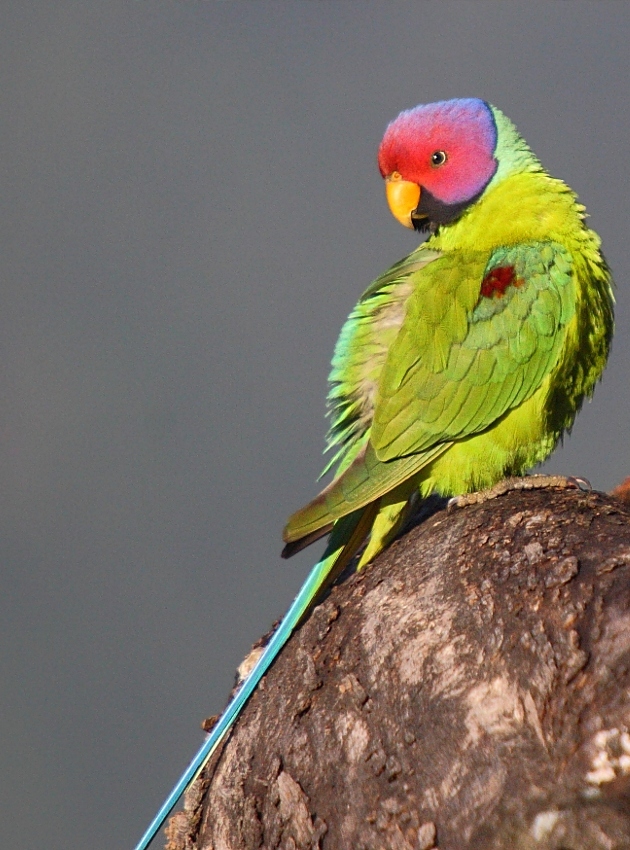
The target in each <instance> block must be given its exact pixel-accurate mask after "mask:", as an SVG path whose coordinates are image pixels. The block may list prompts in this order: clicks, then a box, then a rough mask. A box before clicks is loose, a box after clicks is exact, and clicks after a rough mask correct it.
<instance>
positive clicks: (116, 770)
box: [0, 0, 630, 850]
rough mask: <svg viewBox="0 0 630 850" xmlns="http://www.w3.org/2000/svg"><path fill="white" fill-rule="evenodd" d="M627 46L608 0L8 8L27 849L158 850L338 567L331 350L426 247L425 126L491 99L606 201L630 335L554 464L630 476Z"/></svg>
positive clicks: (8, 579) (605, 477)
mask: <svg viewBox="0 0 630 850" xmlns="http://www.w3.org/2000/svg"><path fill="white" fill-rule="evenodd" d="M629 42H630V4H625V3H617V2H603V0H600V2H598V3H592V2H584V3H583V2H577V1H576V0H573V2H572V3H570V4H569V3H561V2H545V3H540V2H532V0H530V2H528V3H526V4H524V3H504V2H501V3H498V2H480V0H477V2H474V3H472V2H468V3H462V2H444V0H442V2H440V3H428V2H420V3H405V2H391V0H387V2H385V0H383V2H370V0H362V2H361V3H349V2H346V3H334V2H267V3H252V2H250V3H245V2H241V3H239V2H193V0H168V2H167V1H166V0H164V2H157V0H128V2H117V0H112V2H108V3H97V2H95V0H80V2H78V0H77V2H72V0H56V2H55V3H51V4H45V3H39V4H29V3H18V2H8V3H5V4H3V6H2V10H1V11H0V44H1V50H0V63H1V64H2V72H3V80H4V84H3V87H2V89H3V90H2V95H1V96H2V101H3V107H2V114H3V119H2V150H3V179H2V184H3V188H2V195H1V203H2V207H3V209H2V230H3V248H4V250H3V254H4V257H3V262H2V290H1V293H2V302H1V304H2V306H1V310H0V352H1V356H0V481H1V486H0V540H1V542H0V569H1V582H2V593H1V595H0V632H1V640H2V651H1V653H0V671H1V672H0V683H1V684H0V717H1V718H2V734H1V735H0V764H1V775H2V779H1V781H2V786H3V787H2V794H1V795H0V807H1V808H0V812H1V816H0V846H2V847H18V846H24V845H25V843H26V844H27V845H28V846H29V847H44V846H45V847H46V848H47V850H62V848H63V850H67V848H69V847H83V848H88V847H89V848H91V850H101V848H103V850H105V848H108V850H110V849H111V848H131V847H133V845H134V844H135V842H136V841H137V839H138V838H139V836H140V834H141V832H142V831H143V830H144V828H145V826H146V824H147V822H148V821H149V819H150V818H151V817H152V816H153V814H154V812H155V810H156V808H157V807H158V805H159V804H160V803H161V802H162V800H163V798H164V796H165V795H166V793H167V791H168V790H169V789H170V787H171V786H172V784H173V782H174V781H175V779H176V778H177V777H178V775H179V773H180V772H181V770H182V769H183V768H184V766H185V765H186V764H187V763H188V761H189V759H190V757H191V756H192V754H193V752H194V751H195V750H196V749H197V747H198V745H199V744H200V742H201V740H202V733H201V730H200V722H201V720H202V719H203V718H204V717H206V716H207V715H209V714H212V713H214V712H218V711H219V710H220V709H221V708H222V706H223V705H224V702H225V699H226V696H227V693H228V691H229V689H230V687H231V685H232V682H233V671H234V669H235V667H236V665H237V664H238V663H239V662H240V660H241V659H242V657H243V656H244V654H245V653H246V651H247V650H248V648H249V646H250V645H251V643H252V642H253V641H254V640H255V639H256V638H257V637H258V636H259V635H260V634H262V633H263V632H265V631H266V630H267V629H268V628H269V626H270V625H271V623H272V621H273V620H274V619H275V618H276V617H279V616H280V615H281V614H282V613H283V612H284V610H285V608H286V607H287V605H288V604H289V602H290V600H291V598H292V597H293V595H294V593H295V592H296V591H297V589H298V587H299V586H300V584H301V582H302V580H303V578H304V576H305V574H306V572H307V569H308V567H309V565H310V564H311V563H312V562H313V560H314V559H315V558H316V556H317V551H316V547H315V548H314V549H313V550H309V551H307V552H306V553H304V554H302V555H300V556H299V557H298V558H296V559H294V560H292V561H289V562H286V561H281V560H280V558H279V552H280V548H281V539H280V534H281V529H282V526H283V523H284V521H285V519H286V517H287V515H288V514H289V513H290V512H292V511H293V510H294V509H296V508H298V507H299V506H301V505H302V504H303V503H304V502H305V501H306V500H308V499H309V498H310V497H311V496H313V495H314V494H315V492H316V484H315V478H316V476H317V474H318V473H319V471H320V468H321V466H322V458H321V450H322V446H323V435H324V432H325V428H326V423H325V420H324V397H325V393H326V376H327V372H328V364H329V361H330V356H331V353H332V349H333V345H334V342H335V339H336V337H337V334H338V331H339V328H340V327H341V324H342V322H343V321H344V319H345V317H346V315H347V314H348V312H349V311H350V309H351V308H352V306H353V305H354V303H355V301H356V300H357V298H358V296H359V295H360V294H361V292H362V291H363V290H364V289H365V288H366V286H367V284H368V283H369V282H370V281H371V280H372V279H373V278H374V277H375V276H376V275H377V274H379V273H380V272H381V271H383V270H385V269H386V268H387V267H388V266H389V265H390V264H391V263H392V262H394V261H395V260H397V259H398V258H400V257H401V256H402V255H404V254H405V253H408V252H409V251H410V250H412V249H413V248H414V247H415V245H416V244H417V237H416V236H415V235H414V234H413V233H411V232H408V231H405V230H404V229H403V228H402V227H400V225H399V224H397V223H396V222H395V221H394V219H393V218H392V217H391V215H390V213H389V212H388V210H387V206H386V203H385V199H384V193H383V186H382V183H381V179H380V176H379V174H378V171H377V168H376V150H377V147H378V144H379V141H380V138H381V135H382V133H383V130H384V128H385V125H386V124H387V122H388V121H389V120H391V119H392V118H393V117H395V116H396V115H397V114H398V112H399V111H400V110H401V109H403V108H406V107H410V106H413V105H415V104H417V103H419V102H427V101H432V100H439V99H444V98H450V97H455V96H480V97H483V98H486V99H488V100H490V101H491V102H493V103H495V104H496V105H497V106H500V107H501V109H503V110H504V111H505V112H506V113H507V115H509V116H510V117H511V118H512V119H513V120H514V121H515V122H516V124H517V126H518V127H519V129H520V130H521V131H522V133H523V135H524V136H525V138H526V139H527V140H528V142H529V143H530V145H531V146H532V147H533V149H534V150H535V151H536V153H537V154H538V155H539V157H540V158H541V159H542V161H543V163H544V164H545V166H546V167H547V168H548V169H549V170H550V171H551V173H552V174H554V175H555V176H558V177H561V178H563V179H564V180H566V181H567V182H568V183H569V184H570V185H571V186H572V187H573V188H574V189H575V190H576V191H577V192H578V193H579V195H580V198H581V200H582V201H583V202H584V203H585V204H586V206H587V208H588V211H589V213H590V215H591V219H590V221H591V224H592V226H593V227H594V228H595V229H596V230H597V231H598V232H599V233H600V234H601V236H602V238H603V241H604V249H605V252H606V255H607V258H608V260H609V262H610V264H611V266H612V268H613V271H614V274H615V277H616V280H617V284H618V290H617V299H618V306H617V334H616V338H615V344H614V350H613V355H612V358H611V361H610V365H609V367H608V370H607V371H606V374H605V377H604V380H603V382H602V384H601V385H600V386H599V387H598V389H597V392H596V394H595V398H594V401H593V403H592V404H587V405H585V408H584V410H583V411H582V414H581V415H580V417H579V418H578V420H577V424H576V426H575V428H574V430H573V433H572V435H571V436H570V437H567V438H566V439H565V441H564V446H563V447H562V448H561V449H559V450H558V451H557V452H556V453H555V455H554V456H553V458H552V459H551V460H550V461H549V462H548V464H547V465H546V467H545V468H546V469H548V470H551V471H561V472H564V473H567V474H576V475H578V474H579V475H583V476H586V477H587V478H589V479H590V480H591V481H592V483H593V485H594V486H595V487H596V488H599V489H609V488H610V487H612V486H613V485H615V484H616V483H618V482H619V481H620V480H621V479H622V478H623V477H624V476H626V475H630V433H629V431H628V421H629V418H630V417H629V414H630V389H629V387H628V372H629V362H630V294H629V288H628V281H629V279H630V257H629V254H628V244H629V242H630V238H629V225H628V220H629V213H630V175H629V171H628V157H627V155H626V153H624V151H625V150H626V146H627V145H628V132H629V129H630V102H629V97H630V95H629V92H630V87H629V86H628V80H629V74H628V71H629V70H630V67H629V66H630V54H629V52H628V43H629ZM158 846H159V845H158Z"/></svg>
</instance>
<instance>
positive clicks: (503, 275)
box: [481, 266, 523, 298]
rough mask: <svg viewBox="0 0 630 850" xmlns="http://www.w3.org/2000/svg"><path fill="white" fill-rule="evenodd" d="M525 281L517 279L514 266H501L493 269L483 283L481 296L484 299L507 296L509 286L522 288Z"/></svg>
mask: <svg viewBox="0 0 630 850" xmlns="http://www.w3.org/2000/svg"><path fill="white" fill-rule="evenodd" d="M522 284H523V281H522V280H519V279H518V278H517V277H516V269H515V268H514V266H499V267H498V268H496V269H492V271H489V272H488V274H487V275H486V276H485V277H484V279H483V280H482V281H481V294H482V295H483V297H484V298H491V297H492V296H493V295H497V296H498V297H499V298H501V297H503V296H504V295H505V290H506V289H507V288H508V286H522Z"/></svg>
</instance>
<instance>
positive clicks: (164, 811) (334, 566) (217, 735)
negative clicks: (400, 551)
mask: <svg viewBox="0 0 630 850" xmlns="http://www.w3.org/2000/svg"><path fill="white" fill-rule="evenodd" d="M377 505H378V502H377V503H376V505H374V506H371V505H370V506H369V507H368V508H367V509H365V510H362V511H355V512H354V513H353V514H350V515H349V516H347V517H344V518H343V519H340V520H338V521H337V522H336V523H335V526H334V528H333V530H332V532H331V535H330V540H329V542H328V546H327V547H326V551H325V552H324V554H323V556H322V558H321V560H320V561H318V562H317V563H316V564H315V566H314V567H313V569H312V570H311V572H310V573H309V575H308V578H307V579H306V581H305V582H304V584H303V585H302V588H301V589H300V592H299V593H298V595H297V596H296V597H295V599H294V600H293V603H292V605H291V607H290V608H289V610H288V611H287V613H286V614H285V616H284V618H283V620H282V622H281V623H280V625H279V626H278V628H277V629H276V631H275V632H274V633H273V635H272V637H271V639H270V641H269V643H268V644H267V646H266V647H265V649H264V651H263V653H262V655H261V656H260V658H259V659H258V661H257V662H256V664H255V666H254V667H253V669H252V671H251V673H250V674H249V676H248V677H247V679H245V681H244V682H243V684H242V685H241V687H240V689H239V690H238V691H237V693H236V694H235V696H234V697H233V698H232V701H231V702H230V703H229V705H228V706H227V708H226V709H225V711H224V712H223V714H222V715H221V717H220V718H219V720H218V721H217V724H216V726H215V727H214V728H213V730H212V732H211V733H210V734H209V735H208V737H207V738H206V740H205V741H204V743H203V746H202V747H201V748H200V750H199V752H198V753H197V754H196V755H195V757H194V758H193V760H192V761H191V762H190V764H189V765H188V767H187V768H186V770H185V771H184V773H183V774H182V776H181V778H180V779H179V781H178V782H177V784H176V785H175V787H174V788H173V790H172V791H171V793H170V794H169V795H168V797H167V798H166V800H165V801H164V803H163V805H162V807H161V808H160V810H159V811H158V813H157V814H156V816H155V817H154V818H153V820H152V821H151V823H150V824H149V826H148V827H147V830H146V832H145V833H144V835H143V836H142V838H141V839H140V841H139V842H138V843H137V844H136V847H135V850H146V848H147V847H148V846H149V844H150V843H151V841H152V840H153V839H154V837H155V835H156V834H157V833H158V832H159V830H160V828H161V827H162V824H163V823H164V821H165V820H166V818H167V817H168V816H169V814H170V812H171V811H172V809H173V808H174V806H175V804H176V803H177V801H178V800H179V798H180V797H181V795H182V794H183V793H184V791H185V790H186V788H187V787H188V786H189V785H190V783H191V782H193V780H194V779H196V777H197V776H198V775H199V773H200V772H201V771H202V770H203V768H204V766H205V765H206V764H207V762H208V761H209V760H210V758H211V757H212V754H213V753H214V751H215V750H216V748H217V747H218V746H219V744H220V743H221V741H222V740H223V738H224V737H225V736H226V734H227V733H228V732H229V731H230V729H231V728H232V726H233V724H234V723H235V721H236V719H237V717H238V716H239V714H240V713H241V711H242V709H243V707H244V706H245V703H246V702H247V700H248V699H249V698H250V696H251V695H252V693H253V692H254V690H255V689H256V686H257V685H258V683H259V682H260V680H261V679H262V677H263V676H264V675H265V673H266V672H267V670H268V669H269V667H270V666H271V664H272V663H273V661H274V659H275V658H276V656H277V655H278V653H279V652H280V650H281V649H282V647H283V646H284V644H285V643H286V642H287V640H288V639H289V637H290V636H291V633H292V632H293V630H294V629H295V627H296V626H297V625H298V624H299V622H300V620H301V619H302V617H304V615H305V614H306V613H307V611H308V610H309V608H310V607H311V605H312V604H313V602H314V601H315V600H316V599H317V597H318V595H319V594H320V593H321V591H322V590H323V588H324V587H326V586H327V585H329V584H330V583H332V582H333V581H334V580H335V578H336V577H337V576H338V575H339V574H340V573H341V572H342V571H343V570H344V569H345V567H346V566H347V564H348V563H349V562H350V561H351V560H352V558H353V557H354V555H355V554H356V552H357V550H358V549H359V547H360V546H361V543H362V542H363V540H364V539H365V537H366V535H367V533H368V532H369V530H370V527H371V525H372V521H373V519H374V515H375V513H376V509H377Z"/></svg>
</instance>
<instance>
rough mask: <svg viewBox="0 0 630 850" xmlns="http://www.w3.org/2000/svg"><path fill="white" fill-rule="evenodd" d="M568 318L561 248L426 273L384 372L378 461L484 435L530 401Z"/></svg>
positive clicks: (532, 248) (527, 250)
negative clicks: (502, 419)
mask: <svg viewBox="0 0 630 850" xmlns="http://www.w3.org/2000/svg"><path fill="white" fill-rule="evenodd" d="M508 280H511V281H512V282H510V283H509V284H508V285H505V284H506V281H508ZM503 286H505V288H504V289H503ZM574 313H575V284H574V280H573V275H572V263H571V257H570V254H569V253H568V251H566V249H565V248H563V247H562V245H560V244H558V243H553V242H547V243H534V244H529V245H519V246H516V247H511V248H500V249H498V250H496V251H495V252H494V253H493V254H492V256H491V258H490V260H489V261H487V262H484V258H483V257H482V256H474V255H472V256H471V255H470V254H469V253H466V254H463V253H458V252H453V253H450V254H448V256H444V257H442V258H440V259H439V260H436V261H435V262H434V263H432V264H431V265H430V266H427V268H425V269H424V270H423V273H422V276H421V280H420V281H419V285H418V286H417V287H416V288H415V290H414V292H413V294H412V295H411V296H410V298H409V300H408V302H407V312H406V317H405V322H404V325H403V327H402V328H401V330H400V333H399V334H398V336H397V337H396V340H395V341H394V343H393V344H392V346H391V348H390V350H389V353H388V357H387V361H386V363H385V365H384V367H383V370H382V373H381V380H380V383H379V393H378V397H377V402H376V406H375V411H374V418H373V422H372V428H371V432H370V441H371V443H372V445H373V447H374V450H375V453H376V455H377V457H378V458H379V460H381V461H390V460H392V459H394V458H399V457H401V456H404V455H408V454H415V453H417V452H424V451H427V450H428V449H430V448H431V447H433V446H435V445H436V444H438V443H441V442H444V441H449V440H457V439H461V438H462V437H467V436H470V435H471V434H475V433H478V432H479V431H483V430H485V429H486V428H488V427H489V426H490V425H492V424H493V423H495V422H496V421H497V420H498V419H499V418H500V417H501V416H503V415H504V414H505V413H506V412H507V411H508V410H510V409H512V408H514V407H517V406H518V405H519V404H521V403H522V402H523V401H525V400H526V399H527V398H529V397H530V396H531V395H532V394H533V393H534V392H535V391H536V389H538V387H539V386H540V384H541V382H542V380H543V378H544V377H545V375H547V374H548V373H549V372H550V371H551V370H552V369H553V367H554V365H555V364H556V363H557V361H558V357H559V355H560V352H561V350H562V347H563V344H564V341H565V330H566V326H567V324H568V322H569V321H570V320H571V318H572V317H573V315H574Z"/></svg>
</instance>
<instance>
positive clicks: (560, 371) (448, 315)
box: [285, 109, 613, 565]
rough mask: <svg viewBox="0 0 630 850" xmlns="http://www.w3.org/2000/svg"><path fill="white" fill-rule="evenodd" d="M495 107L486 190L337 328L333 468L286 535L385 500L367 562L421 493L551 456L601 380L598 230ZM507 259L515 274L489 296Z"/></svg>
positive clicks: (489, 479)
mask: <svg viewBox="0 0 630 850" xmlns="http://www.w3.org/2000/svg"><path fill="white" fill-rule="evenodd" d="M493 112H494V118H495V121H496V123H497V125H498V128H499V134H498V135H499V144H498V146H497V154H496V156H497V160H498V162H499V168H498V169H497V172H496V174H495V175H494V177H493V179H492V180H491V182H490V183H489V185H488V186H487V188H486V189H485V191H484V192H483V195H482V196H481V198H479V199H478V200H477V201H476V202H474V203H473V204H471V206H470V207H469V208H468V209H467V210H466V211H465V212H464V213H463V214H462V215H461V216H460V217H459V218H457V220H456V221H454V222H453V223H450V224H448V225H442V226H440V227H439V228H437V231H436V232H435V233H434V234H433V235H431V236H430V238H429V239H428V240H427V241H426V242H425V243H424V244H422V245H421V246H420V247H419V248H418V249H417V250H416V251H414V252H413V253H412V254H410V255H409V257H407V258H406V259H405V260H403V261H402V262H400V263H398V264H397V265H396V266H394V267H393V269H391V270H390V271H389V272H387V273H385V274H384V275H383V276H382V277H381V278H379V279H378V280H376V281H375V282H374V283H373V284H372V285H371V286H370V287H369V289H368V290H367V291H366V292H365V294H364V295H363V296H362V298H361V299H360V301H359V303H358V304H357V306H356V307H355V309H354V310H353V312H352V313H351V315H350V317H349V319H348V321H347V322H346V324H345V325H344V327H343V329H342V332H341V335H340V338H339V341H338V343H337V346H336V349H335V355H334V359H333V368H332V372H331V375H330V381H331V389H330V393H329V404H330V412H331V418H332V422H331V428H330V433H329V447H330V448H335V449H336V450H337V453H336V455H335V457H334V462H335V463H336V464H337V465H338V468H337V476H336V478H335V480H334V481H333V482H332V484H331V485H329V486H328V487H327V488H326V489H325V490H324V491H323V492H322V494H320V496H319V497H318V498H317V499H315V500H314V501H313V502H312V503H311V504H310V505H308V506H307V507H306V508H304V509H302V510H301V511H299V512H298V513H296V514H294V516H293V517H291V519H290V520H289V523H288V525H287V527H286V529H285V540H286V541H287V542H289V543H293V542H294V541H299V540H300V539H301V538H303V537H304V536H305V535H310V536H311V537H312V538H314V537H315V535H316V534H317V530H318V529H324V528H329V527H330V523H332V522H334V521H336V520H338V519H339V518H340V517H342V516H345V515H347V514H348V513H351V512H353V511H355V510H358V509H361V508H364V507H365V506H366V505H369V504H371V503H376V502H377V500H380V504H379V510H377V513H376V519H375V520H374V524H373V529H372V534H371V539H370V542H369V543H368V546H367V549H366V551H365V553H364V555H363V557H362V559H361V565H363V564H365V563H367V561H369V560H370V559H371V558H372V557H374V555H375V554H377V553H378V551H380V550H381V549H382V548H383V546H384V545H386V543H387V542H388V540H389V539H390V537H391V535H392V533H393V532H395V530H396V527H397V524H398V522H399V521H400V518H401V517H402V513H403V510H404V507H405V504H406V503H407V501H408V499H409V497H410V496H411V495H412V494H413V493H414V492H416V491H419V492H420V494H421V495H423V496H426V495H428V494H429V493H431V492H432V491H436V492H438V493H440V494H442V495H459V494H463V493H467V492H470V491H472V490H476V489H481V488H485V487H489V486H491V485H492V484H494V483H496V482H497V481H499V480H500V479H501V478H503V477H505V476H506V475H519V474H522V473H523V472H525V471H526V470H528V469H530V468H531V467H532V466H535V465H536V464H538V463H540V462H541V461H543V460H544V459H545V458H546V457H548V455H549V454H550V453H551V451H552V450H553V448H554V446H555V445H556V443H557V442H558V440H559V439H560V437H561V435H562V433H563V432H564V431H565V430H567V429H569V428H570V427H571V425H572V423H573V420H574V417H575V415H576V413H577V411H578V410H579V408H580V406H581V404H582V401H583V399H584V398H585V397H588V396H589V395H590V394H591V393H592V392H593V389H594V386H595V384H596V382H597V380H598V379H599V378H600V376H601V373H602V370H603V368H604V366H605V363H606V359H607V356H608V352H609V347H610V341H611V336H612V329H613V314H612V304H613V298H612V291H611V280H610V274H609V271H608V268H607V266H606V263H605V261H604V259H603V257H602V254H601V252H600V240H599V237H598V236H597V235H596V234H595V233H594V232H593V231H592V230H590V229H588V228H587V227H586V225H585V223H584V209H583V207H582V206H581V205H580V204H579V203H578V202H577V199H576V196H575V195H574V194H573V192H571V190H570V189H569V188H568V187H567V186H566V185H565V184H564V183H563V182H562V181H560V180H556V179H554V178H552V177H550V176H549V175H548V174H547V173H546V172H545V171H544V170H543V169H542V167H541V165H540V163H539V162H538V160H537V159H536V158H535V157H534V155H533V154H532V153H531V152H530V151H529V149H528V148H527V146H526V144H525V143H524V142H523V141H522V139H520V137H519V136H518V134H517V133H516V131H515V130H514V128H513V125H511V123H510V122H509V121H508V119H507V118H505V116H503V115H502V114H501V113H500V112H499V111H498V110H496V109H495V110H493ZM501 147H502V148H503V150H501ZM506 268H510V269H513V273H514V281H513V282H512V283H510V285H508V286H507V287H506V288H505V289H504V291H500V290H499V291H498V292H497V291H490V293H489V294H487V295H484V294H483V282H484V281H488V280H489V279H490V281H491V277H492V273H493V270H496V269H506Z"/></svg>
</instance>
